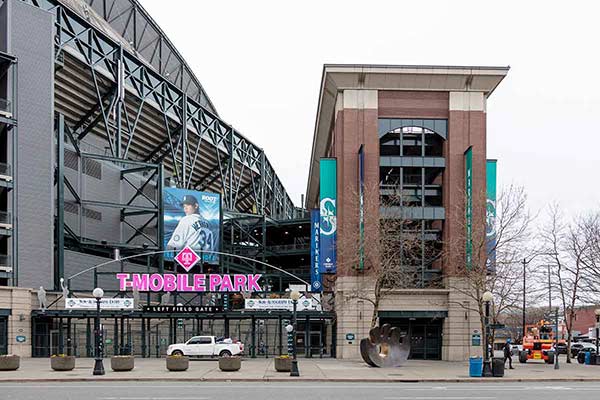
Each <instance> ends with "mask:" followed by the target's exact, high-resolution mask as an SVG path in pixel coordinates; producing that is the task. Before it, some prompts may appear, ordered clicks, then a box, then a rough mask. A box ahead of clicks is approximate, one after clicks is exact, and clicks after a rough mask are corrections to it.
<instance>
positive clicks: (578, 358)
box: [577, 347, 596, 364]
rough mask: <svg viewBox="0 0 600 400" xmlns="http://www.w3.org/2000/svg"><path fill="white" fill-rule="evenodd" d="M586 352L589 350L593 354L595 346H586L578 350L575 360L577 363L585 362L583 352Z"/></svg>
mask: <svg viewBox="0 0 600 400" xmlns="http://www.w3.org/2000/svg"><path fill="white" fill-rule="evenodd" d="M587 352H590V353H591V354H595V353H596V348H595V347H586V348H583V349H581V350H579V353H577V362H578V363H579V364H583V363H584V362H585V353H587Z"/></svg>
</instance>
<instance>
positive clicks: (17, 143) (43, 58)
mask: <svg viewBox="0 0 600 400" xmlns="http://www.w3.org/2000/svg"><path fill="white" fill-rule="evenodd" d="M182 7H184V5H182ZM17 111H18V112H17ZM17 116H18V118H17ZM257 118H264V119H265V121H267V120H268V116H267V115H263V116H257ZM17 130H18V133H17ZM166 189H181V190H190V191H196V192H197V193H209V194H210V195H212V198H215V196H216V195H218V198H219V200H220V202H221V204H220V207H217V208H218V209H219V212H218V213H216V214H219V213H220V215H216V216H215V218H214V219H218V220H219V221H220V226H219V227H218V232H219V234H218V235H216V236H218V238H217V237H215V239H214V241H213V242H214V243H216V242H218V246H216V248H217V249H218V250H221V252H223V253H226V254H224V255H222V256H220V257H218V262H215V263H212V264H210V263H208V262H207V263H204V262H202V263H198V264H197V265H196V266H194V267H193V269H191V270H189V272H190V273H213V274H261V276H262V278H261V281H260V285H261V288H263V289H264V290H263V291H262V292H261V293H253V294H250V295H249V294H247V293H245V296H246V297H248V296H257V297H262V298H264V297H273V298H281V297H286V296H288V295H287V294H286V292H285V289H288V288H289V287H290V285H294V284H301V283H302V281H304V280H305V279H308V278H307V277H308V254H309V247H308V242H309V239H308V237H307V236H308V235H309V230H308V220H307V219H306V216H305V215H304V212H303V210H302V209H300V208H297V207H295V206H294V204H293V202H292V200H291V198H290V196H289V195H288V193H287V191H286V189H285V187H284V186H283V184H282V182H281V181H280V179H279V177H278V175H277V173H276V171H275V169H274V168H273V166H272V165H271V163H270V161H269V159H268V157H267V155H266V154H265V152H264V150H263V149H261V148H260V147H259V146H257V145H256V144H254V143H253V142H252V141H251V140H249V139H248V138H247V137H245V136H244V135H243V134H242V133H240V132H239V131H238V130H237V129H235V128H234V127H233V126H232V125H231V124H230V123H228V122H226V121H224V120H223V119H222V118H221V117H220V116H219V114H218V112H217V109H216V107H215V105H214V104H213V103H212V102H211V100H210V98H209V96H208V94H207V93H206V91H205V90H204V88H203V87H202V85H201V84H200V82H199V80H198V78H197V77H196V76H195V75H194V72H193V71H192V70H191V68H190V67H189V66H188V65H187V63H186V61H185V60H184V59H183V57H182V56H181V55H180V54H179V52H178V50H177V49H176V47H175V46H174V45H173V43H172V42H171V41H170V40H169V38H168V37H167V36H166V35H165V34H164V32H163V31H162V30H161V28H160V27H159V26H158V25H157V24H156V22H155V21H154V20H153V19H152V17H151V16H150V15H149V14H148V13H147V12H146V10H145V9H144V8H143V6H142V5H141V4H140V3H139V2H138V1H136V0H99V1H97V0H39V1H38V0H35V1H31V0H0V354H4V353H7V352H9V353H15V354H20V355H22V356H40V357H44V356H49V355H51V354H56V353H68V354H74V355H76V356H91V355H92V354H93V343H94V342H93V339H94V337H95V336H96V335H97V334H98V332H94V331H93V330H92V329H93V328H92V327H93V318H94V316H93V312H91V311H89V310H84V309H77V310H72V309H67V304H66V302H67V299H69V298H90V297H91V293H92V290H93V289H94V288H95V287H101V288H103V289H104V293H105V294H106V296H107V297H117V298H118V297H126V298H130V299H133V300H134V302H135V308H134V309H133V310H111V311H110V312H109V311H107V312H105V313H103V317H102V329H101V330H102V332H101V333H102V334H103V335H104V338H105V339H106V341H105V349H106V351H105V355H111V354H119V353H123V352H128V353H132V354H136V355H138V356H144V357H148V356H162V355H164V352H165V350H166V347H167V346H168V345H169V344H170V343H173V342H174V341H181V340H185V339H188V338H189V337H190V336H191V335H194V334H201V333H204V334H214V335H217V336H231V337H232V338H237V339H239V340H242V341H243V342H244V343H246V345H247V346H246V349H247V351H248V354H250V355H252V356H265V355H277V354H281V353H282V352H286V351H287V345H286V341H287V337H286V335H287V334H286V332H285V330H284V329H283V328H284V327H285V325H283V323H284V322H286V321H289V320H290V312H289V311H287V310H268V311H267V310H256V309H251V310H245V309H244V300H245V298H244V297H242V295H241V294H240V293H200V294H198V293H187V294H185V293H173V294H171V293H162V292H157V293H150V292H146V293H133V291H132V290H126V291H123V290H120V289H119V286H118V280H117V279H116V277H115V275H116V274H117V273H148V274H165V273H170V274H175V273H179V274H182V273H186V272H187V271H185V270H183V269H182V268H181V267H179V266H178V265H177V264H176V263H175V262H174V261H172V258H171V259H169V258H168V257H165V256H164V252H165V251H166V250H165V248H166V244H165V240H164V238H165V224H164V218H165V215H166V214H165V212H164V211H165V204H166V201H165V198H164V196H165V195H164V193H166ZM197 196H198V198H200V196H201V194H197ZM176 200H177V199H176ZM169 204H171V206H172V207H171V211H173V209H177V208H178V211H181V206H182V204H183V203H182V201H181V199H179V200H177V201H173V202H172V203H169ZM173 205H174V206H173ZM204 222H206V221H204ZM203 226H204V225H203ZM207 229H208V228H207ZM216 258H217V257H213V259H216ZM99 265H100V266H101V267H98V266H99ZM271 266H276V267H277V266H285V268H287V270H286V271H285V272H286V273H283V272H281V270H282V269H283V268H281V267H280V268H279V270H278V269H276V268H272V267H271ZM324 297H325V296H324ZM179 303H181V304H185V305H195V306H201V307H208V309H209V310H213V311H214V310H217V311H214V312H206V311H202V312H192V313H187V312H173V313H161V312H147V311H144V306H154V305H166V306H175V305H177V304H179ZM327 307H328V308H326V309H323V307H321V306H319V307H318V308H319V311H318V312H314V311H313V310H309V311H306V310H305V311H302V312H301V313H300V314H301V318H300V322H299V326H298V328H299V331H301V334H300V335H299V337H300V340H301V342H302V346H301V352H306V354H308V355H309V356H310V355H312V354H313V353H314V354H319V355H321V354H323V352H324V353H325V355H326V356H330V355H331V354H332V350H331V349H332V348H334V346H333V344H332V340H331V337H332V326H333V325H332V323H331V322H332V320H333V312H332V310H331V307H330V306H327ZM202 310H204V309H202Z"/></svg>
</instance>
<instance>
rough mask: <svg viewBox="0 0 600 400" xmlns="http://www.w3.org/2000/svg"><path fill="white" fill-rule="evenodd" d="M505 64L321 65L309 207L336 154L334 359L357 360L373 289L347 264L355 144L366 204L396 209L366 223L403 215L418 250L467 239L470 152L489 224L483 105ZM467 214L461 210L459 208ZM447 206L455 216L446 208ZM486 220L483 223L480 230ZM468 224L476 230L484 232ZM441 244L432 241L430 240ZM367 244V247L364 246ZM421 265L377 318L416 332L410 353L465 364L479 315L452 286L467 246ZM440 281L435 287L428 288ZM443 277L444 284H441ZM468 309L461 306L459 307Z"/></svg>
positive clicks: (354, 209)
mask: <svg viewBox="0 0 600 400" xmlns="http://www.w3.org/2000/svg"><path fill="white" fill-rule="evenodd" d="M507 72H508V68H506V67H451V66H390V65H326V66H325V67H324V69H323V76H322V81H321V89H320V95H319V103H318V109H317V117H316V123H315V132H314V139H313V147H312V155H311V164H310V173H309V179H308V186H307V195H306V206H307V208H315V207H317V205H318V203H319V161H320V159H321V158H325V157H332V158H335V159H337V212H338V214H337V229H338V233H337V235H338V255H339V256H338V257H340V258H339V259H338V270H337V276H336V278H335V283H334V284H333V285H334V287H335V292H336V313H337V356H338V357H341V358H351V357H357V356H358V351H359V349H358V341H356V340H353V341H349V340H347V339H346V338H347V337H352V335H350V336H346V335H347V334H349V333H352V334H355V336H356V337H357V338H361V337H365V335H367V333H368V330H369V328H370V323H371V318H370V315H371V314H372V312H373V306H372V305H371V303H370V302H369V301H363V300H360V299H359V298H358V297H357V296H353V295H351V294H352V293H356V292H357V290H358V291H360V292H361V293H362V297H364V296H369V293H371V294H372V291H373V279H372V277H369V273H368V271H366V270H365V271H364V272H359V271H357V270H356V269H354V268H351V267H348V265H346V264H345V263H344V260H343V254H344V250H345V249H344V248H340V246H342V247H343V246H344V243H350V242H349V241H348V240H347V236H348V235H351V234H355V232H356V229H355V227H356V226H357V225H358V224H359V212H358V201H357V198H356V196H354V193H357V192H358V191H359V188H358V185H359V183H358V182H359V181H358V162H359V161H358V160H359V156H358V153H359V149H360V148H361V146H362V149H363V150H362V151H363V153H364V167H363V168H364V187H365V188H378V190H367V192H366V193H365V196H366V198H365V202H366V201H367V200H369V201H371V202H373V201H375V202H381V201H382V200H383V199H386V198H387V197H389V194H390V193H391V192H394V193H401V195H400V198H401V199H400V203H398V204H394V205H393V206H390V205H389V204H388V203H385V206H383V205H384V203H383V202H381V204H380V205H381V206H380V207H377V208H371V209H369V210H367V209H365V213H370V215H365V219H364V221H365V224H367V223H368V222H369V221H382V220H384V219H385V218H395V217H394V216H393V215H394V213H393V211H394V209H395V210H396V211H397V210H398V209H400V210H402V215H403V216H404V217H403V218H407V219H408V220H410V222H411V226H412V229H416V230H420V232H421V240H422V242H423V247H424V246H426V245H431V244H432V243H450V242H452V239H453V238H454V237H461V235H463V231H462V230H464V227H465V223H464V218H465V217H464V216H465V214H464V206H465V204H464V203H465V174H466V173H465V152H467V150H468V149H471V152H472V174H473V176H472V185H473V193H474V194H473V199H472V202H473V213H474V215H475V218H474V221H482V220H484V219H485V218H481V216H482V215H481V213H483V212H485V211H484V210H485V201H486V199H485V187H486V182H485V180H486V171H485V168H486V103H487V100H488V98H489V97H490V95H491V94H492V92H493V91H494V90H495V89H496V87H497V86H498V85H499V84H500V82H501V81H502V79H503V78H504V77H505V76H506V74H507ZM456 210H463V211H462V212H454V211H456ZM451 211H452V212H451ZM480 225H484V224H480ZM484 229H485V227H484V226H473V230H484ZM433 246H435V244H433ZM365 247H369V243H365ZM424 253H425V252H424V251H423V257H422V259H421V260H418V261H417V262H415V264H416V265H415V279H414V285H413V287H411V288H403V289H398V290H395V291H394V292H393V294H392V295H389V296H386V297H385V298H384V299H383V300H382V304H381V305H380V307H379V312H378V318H379V323H384V322H390V323H392V324H393V325H395V326H398V327H400V328H401V329H402V330H403V331H404V332H406V333H407V334H408V335H409V336H410V337H411V347H412V357H413V358H425V359H443V360H464V359H466V358H467V357H468V356H469V355H470V354H472V353H475V352H477V351H480V349H479V348H478V349H472V348H471V347H470V346H471V333H473V332H474V331H475V330H477V329H479V326H480V325H479V322H478V315H477V314H476V313H473V312H469V311H467V310H466V308H465V307H464V306H465V302H468V298H466V297H465V296H464V295H461V294H460V293H459V292H457V291H456V290H453V289H451V288H452V287H457V285H460V284H461V283H460V282H457V280H458V279H460V278H457V277H456V274H455V272H454V271H456V270H457V269H459V268H463V267H464V260H465V256H464V248H461V246H454V248H449V249H445V251H444V257H442V258H441V259H436V260H429V259H425V258H426V257H425V256H424ZM433 281H435V282H438V284H437V285H431V284H430V283H431V282H433ZM440 282H441V284H439V283H440ZM461 304H462V305H461Z"/></svg>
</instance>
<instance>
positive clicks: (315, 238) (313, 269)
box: [310, 209, 323, 292]
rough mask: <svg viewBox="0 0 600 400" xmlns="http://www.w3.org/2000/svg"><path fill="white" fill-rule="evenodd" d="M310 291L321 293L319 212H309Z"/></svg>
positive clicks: (316, 210) (315, 210)
mask: <svg viewBox="0 0 600 400" xmlns="http://www.w3.org/2000/svg"><path fill="white" fill-rule="evenodd" d="M310 291H311V292H322V291H323V280H322V279H321V272H320V271H319V210H318V209H314V210H310Z"/></svg>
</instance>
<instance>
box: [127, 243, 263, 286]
mask: <svg viewBox="0 0 600 400" xmlns="http://www.w3.org/2000/svg"><path fill="white" fill-rule="evenodd" d="M174 259H175V261H177V263H178V264H179V265H181V266H182V267H183V269H185V270H186V271H189V270H190V269H192V267H193V266H194V265H196V263H198V261H200V257H199V256H198V255H197V254H196V252H194V250H192V249H191V248H189V247H185V248H184V249H183V250H181V251H180V252H179V253H178V254H177V256H175V258H174ZM261 276H262V275H261V274H248V275H243V274H126V273H119V274H116V277H117V279H118V280H119V290H121V291H126V290H127V289H128V288H130V289H132V290H137V291H140V292H174V291H177V292H260V291H262V289H261V287H260V286H259V284H258V281H259V280H260V278H261Z"/></svg>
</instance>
